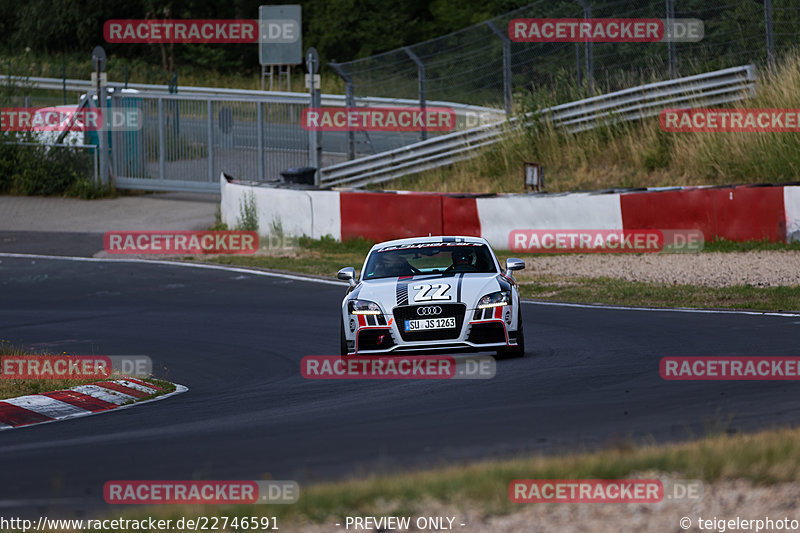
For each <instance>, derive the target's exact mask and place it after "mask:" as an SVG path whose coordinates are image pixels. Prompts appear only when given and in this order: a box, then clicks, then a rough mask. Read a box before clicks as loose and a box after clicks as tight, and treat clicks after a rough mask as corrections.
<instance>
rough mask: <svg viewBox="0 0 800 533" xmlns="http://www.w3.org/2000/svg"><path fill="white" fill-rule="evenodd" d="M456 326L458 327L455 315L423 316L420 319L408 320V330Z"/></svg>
mask: <svg viewBox="0 0 800 533" xmlns="http://www.w3.org/2000/svg"><path fill="white" fill-rule="evenodd" d="M454 327H456V319H455V317H450V318H422V319H419V320H406V331H421V330H426V329H449V328H454Z"/></svg>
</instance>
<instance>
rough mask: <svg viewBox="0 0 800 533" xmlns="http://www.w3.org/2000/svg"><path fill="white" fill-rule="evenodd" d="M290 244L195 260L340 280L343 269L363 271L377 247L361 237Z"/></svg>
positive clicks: (300, 239)
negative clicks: (362, 268)
mask: <svg viewBox="0 0 800 533" xmlns="http://www.w3.org/2000/svg"><path fill="white" fill-rule="evenodd" d="M215 227H220V226H219V225H217V226H215ZM268 242H269V237H262V238H261V243H262V245H263V244H264V243H268ZM286 242H289V243H290V244H289V246H288V247H287V248H277V249H266V250H265V253H264V255H228V256H216V257H212V256H205V257H193V259H197V260H202V261H209V262H213V263H220V264H224V265H240V266H247V267H255V268H266V269H271V270H281V271H287V272H296V273H300V274H311V275H315V276H327V277H336V273H337V272H338V271H339V269H341V268H344V267H348V266H351V267H353V268H355V269H356V271H358V270H360V269H361V266H362V265H363V264H364V258H365V257H366V255H367V252H368V251H369V249H370V248H371V247H372V245H373V244H374V243H373V242H371V241H368V240H365V239H361V238H359V239H353V240H350V241H346V242H344V243H339V242H337V241H335V240H333V238H331V237H323V238H322V239H310V238H308V237H300V238H298V239H296V240H294V241H286Z"/></svg>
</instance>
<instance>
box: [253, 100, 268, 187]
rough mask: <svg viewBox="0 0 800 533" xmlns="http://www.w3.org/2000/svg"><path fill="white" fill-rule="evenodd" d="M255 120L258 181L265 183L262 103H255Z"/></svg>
mask: <svg viewBox="0 0 800 533" xmlns="http://www.w3.org/2000/svg"><path fill="white" fill-rule="evenodd" d="M256 120H258V128H257V130H256V131H257V132H258V133H257V137H258V140H257V142H258V149H257V150H256V153H257V154H258V164H257V171H258V179H259V180H261V181H267V178H266V174H265V173H264V102H256Z"/></svg>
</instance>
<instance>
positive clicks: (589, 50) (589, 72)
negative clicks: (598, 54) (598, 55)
mask: <svg viewBox="0 0 800 533" xmlns="http://www.w3.org/2000/svg"><path fill="white" fill-rule="evenodd" d="M576 1H577V2H578V3H579V4H580V5H581V6H582V7H583V19H584V20H586V19H590V18H592V6H590V5H589V2H588V1H587V0H576ZM584 47H585V49H586V81H588V82H589V90H590V91H592V92H594V48H593V43H592V42H591V41H589V40H588V39H587V40H586V41H585V43H584Z"/></svg>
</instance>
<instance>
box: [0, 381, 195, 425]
mask: <svg viewBox="0 0 800 533" xmlns="http://www.w3.org/2000/svg"><path fill="white" fill-rule="evenodd" d="M163 390H164V389H162V388H161V387H159V386H158V385H155V384H153V383H147V382H144V381H141V380H138V379H135V378H131V377H125V378H124V379H113V380H108V381H99V382H97V383H92V384H91V385H78V386H77V387H72V388H71V389H65V390H58V391H52V392H43V393H41V394H30V395H27V396H19V397H17V398H8V399H5V400H0V431H2V430H4V429H14V428H18V427H25V426H32V425H36V424H44V423H47V422H56V421H59V420H65V419H68V418H77V417H80V416H89V415H94V414H99V413H105V412H108V411H111V410H113V409H124V408H126V407H133V406H135V405H141V404H143V403H148V402H153V401H156V400H163V399H164V398H168V397H170V396H174V395H176V394H180V393H182V392H186V391H187V390H189V389H188V388H186V387H184V386H183V385H178V384H175V390H174V391H173V392H170V393H167V394H162V395H161V396H156V397H154V398H150V399H146V400H142V398H147V397H148V396H152V395H154V394H157V393H158V392H160V391H163ZM136 400H141V401H136ZM129 402H135V403H129Z"/></svg>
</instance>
